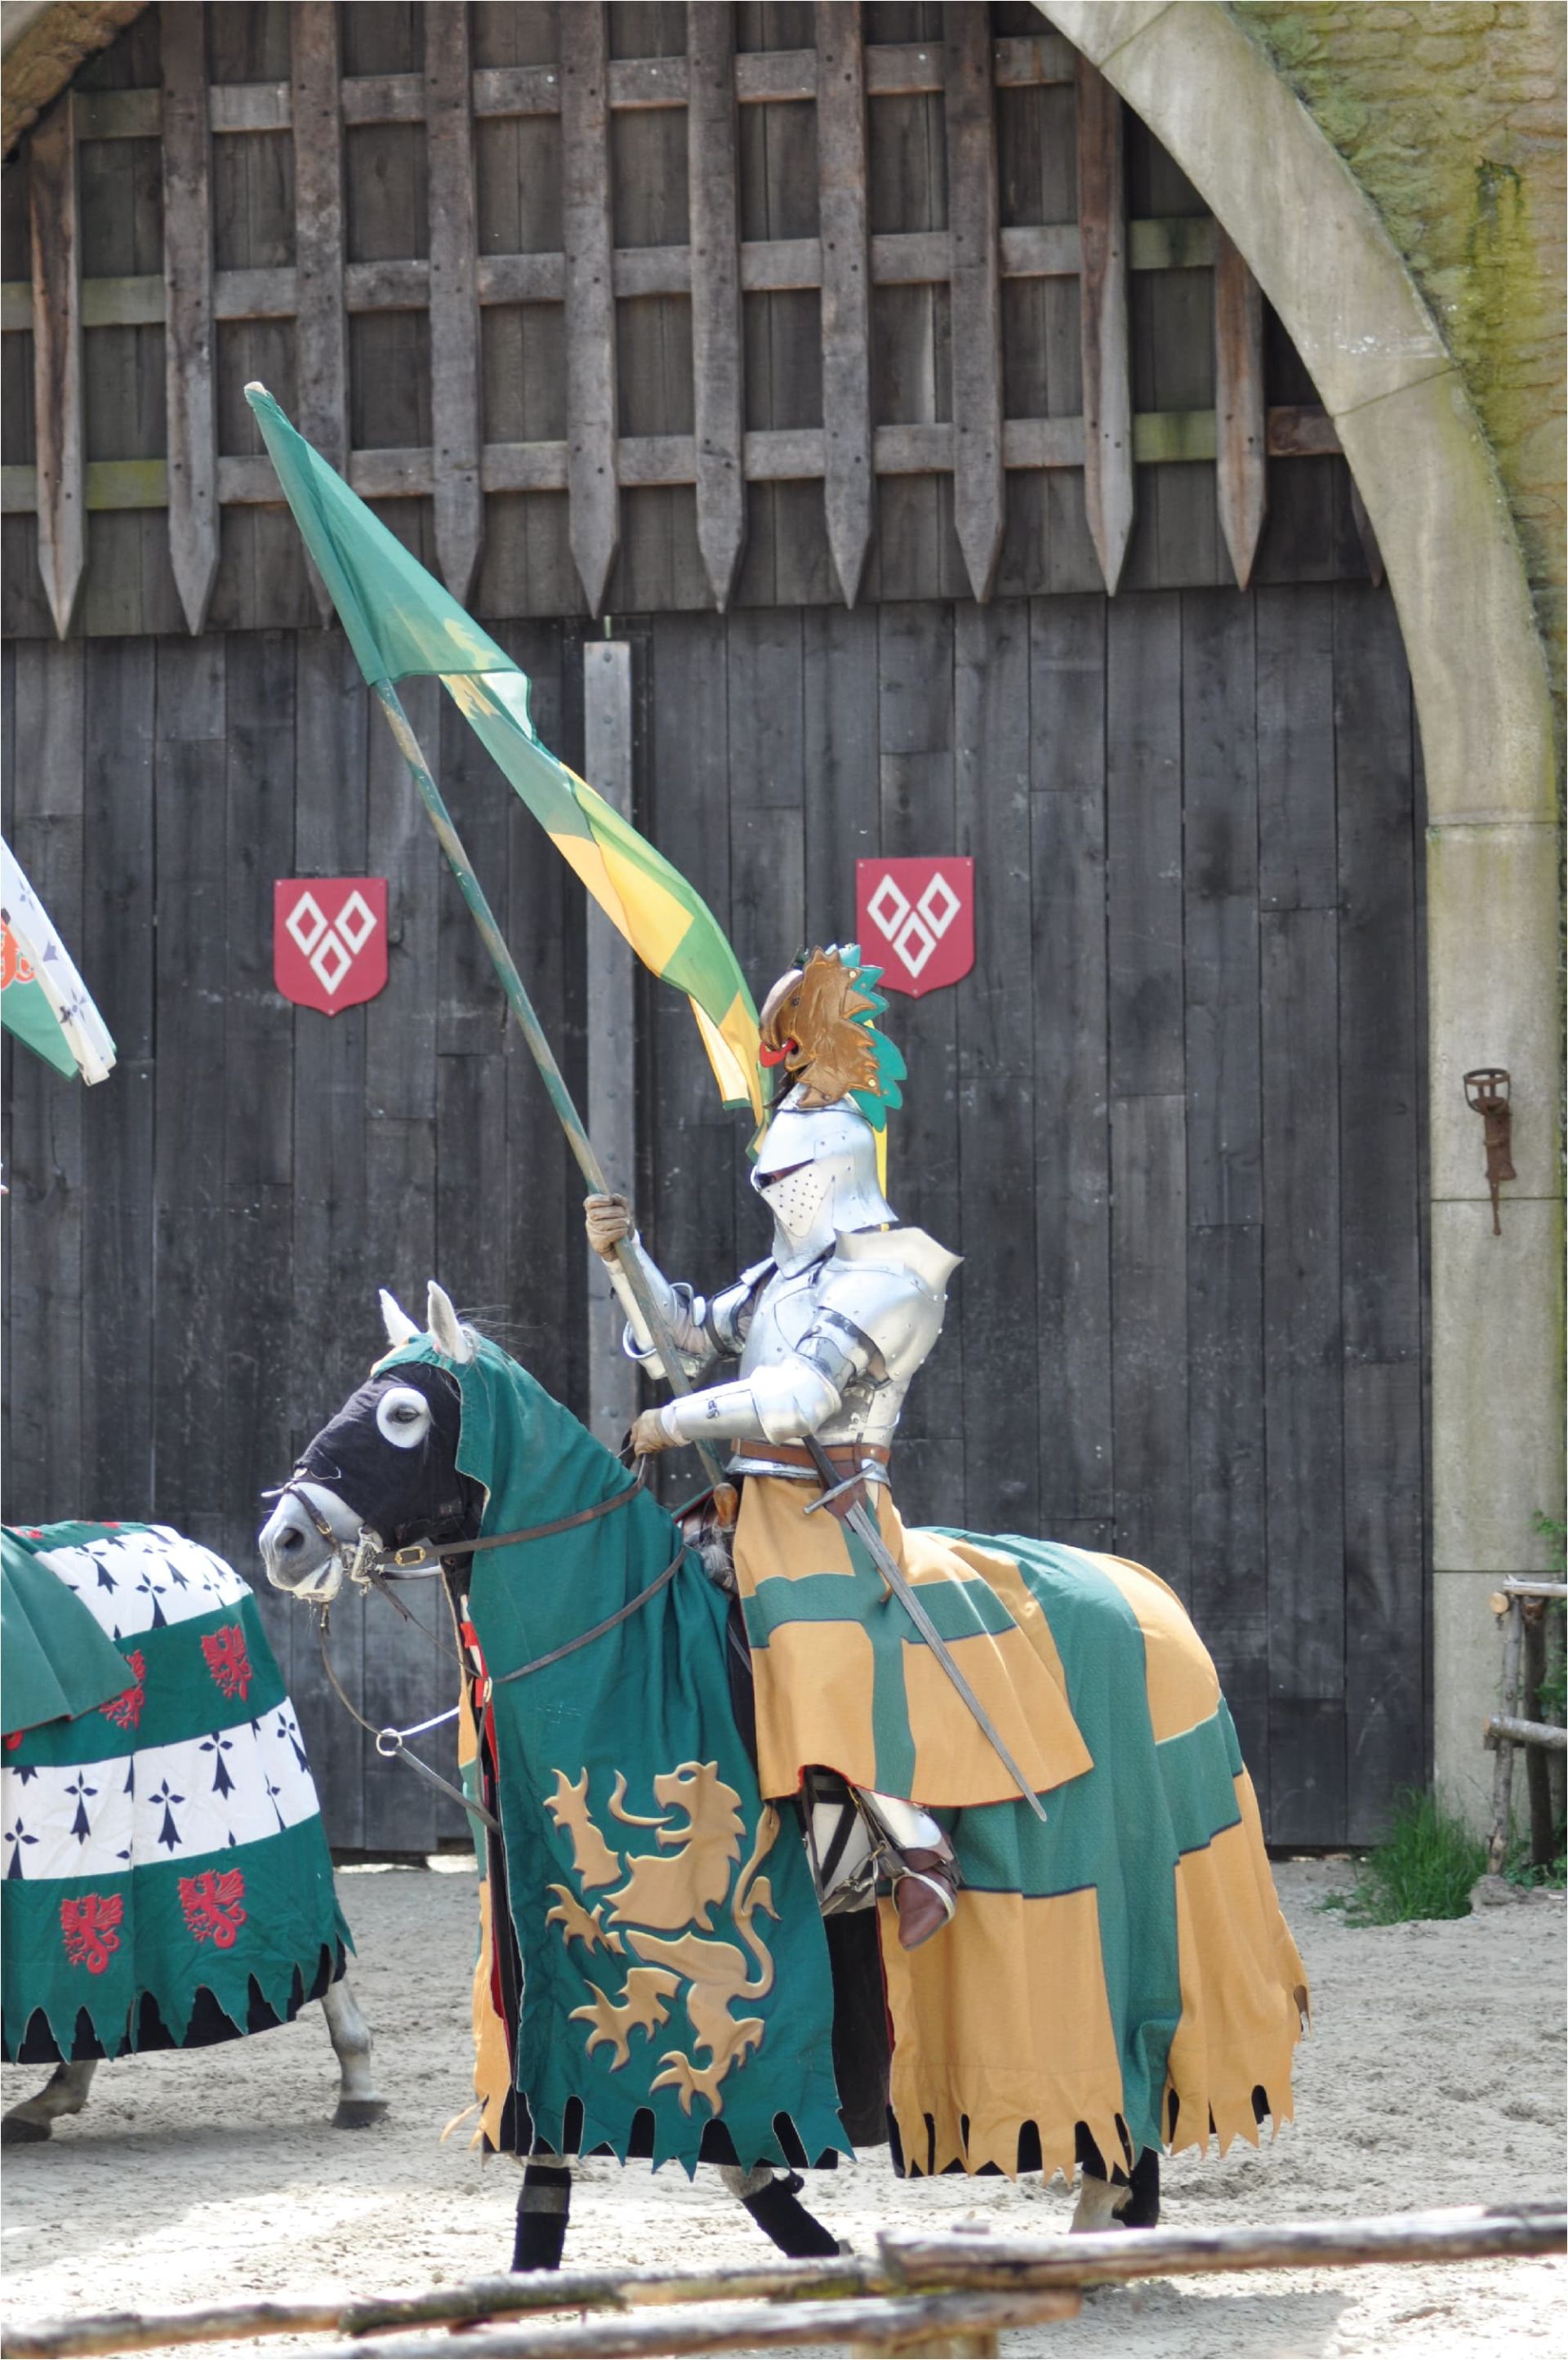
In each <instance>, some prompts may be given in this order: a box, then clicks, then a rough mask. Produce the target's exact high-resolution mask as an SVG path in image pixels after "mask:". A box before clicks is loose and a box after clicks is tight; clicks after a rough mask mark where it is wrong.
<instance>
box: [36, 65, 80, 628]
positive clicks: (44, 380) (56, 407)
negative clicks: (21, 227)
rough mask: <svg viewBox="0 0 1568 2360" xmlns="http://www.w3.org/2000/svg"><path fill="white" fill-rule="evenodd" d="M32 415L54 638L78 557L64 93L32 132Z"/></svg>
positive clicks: (70, 175) (74, 253) (70, 173)
mask: <svg viewBox="0 0 1568 2360" xmlns="http://www.w3.org/2000/svg"><path fill="white" fill-rule="evenodd" d="M28 189H29V201H30V205H31V213H32V247H33V286H32V299H33V300H32V314H31V317H32V330H33V415H34V417H35V419H36V421H37V439H38V486H37V493H36V498H37V504H38V571H39V572H40V574H42V575H43V584H44V595H45V596H46V597H47V598H48V600H49V613H50V614H51V616H52V617H54V628H55V629H56V631H57V632H58V633H59V635H60V638H61V639H64V637H65V635H66V633H67V632H68V631H69V630H70V628H71V617H72V615H73V614H74V612H75V608H76V596H77V593H78V591H79V590H80V589H81V587H82V573H83V571H84V569H85V567H86V563H87V499H86V482H85V477H84V473H83V462H82V451H83V443H82V242H81V232H80V225H79V224H78V220H77V201H76V129H75V122H74V106H73V103H72V101H71V98H70V96H69V95H67V96H66V97H64V98H62V99H60V100H59V101H58V102H57V104H56V105H55V106H54V108H53V110H52V112H51V113H50V114H49V115H48V117H47V118H46V119H45V121H44V122H42V123H40V124H39V126H38V129H37V131H35V132H34V134H33V142H32V156H31V161H30V165H29V169H28Z"/></svg>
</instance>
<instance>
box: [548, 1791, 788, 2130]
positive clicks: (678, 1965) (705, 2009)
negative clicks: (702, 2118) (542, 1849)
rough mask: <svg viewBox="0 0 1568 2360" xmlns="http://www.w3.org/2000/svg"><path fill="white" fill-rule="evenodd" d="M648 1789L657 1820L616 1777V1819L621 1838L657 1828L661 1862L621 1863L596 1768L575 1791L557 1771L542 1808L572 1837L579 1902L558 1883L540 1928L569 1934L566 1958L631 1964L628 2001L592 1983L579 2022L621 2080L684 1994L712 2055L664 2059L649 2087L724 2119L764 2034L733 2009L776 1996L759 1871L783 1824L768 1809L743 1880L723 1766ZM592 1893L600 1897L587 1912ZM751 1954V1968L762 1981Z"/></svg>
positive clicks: (739, 1821) (734, 1806) (672, 2053)
mask: <svg viewBox="0 0 1568 2360" xmlns="http://www.w3.org/2000/svg"><path fill="white" fill-rule="evenodd" d="M652 1787H653V1796H654V1799H655V1801H656V1802H657V1803H658V1804H659V1805H660V1806H661V1808H660V1809H659V1810H657V1811H655V1812H654V1813H652V1815H651V1816H648V1817H644V1816H642V1815H641V1814H640V1813H638V1812H635V1811H630V1810H628V1809H627V1808H626V1778H625V1775H624V1774H623V1773H622V1772H620V1771H617V1773H616V1776H615V1785H614V1787H613V1789H612V1791H611V1793H610V1797H609V1804H608V1806H607V1808H608V1812H609V1817H610V1819H618V1820H620V1824H621V1825H622V1826H623V1827H631V1828H652V1829H653V1830H655V1834H654V1841H655V1843H656V1844H657V1846H658V1850H657V1851H656V1852H634V1853H627V1854H625V1855H622V1854H621V1853H620V1852H617V1851H616V1850H615V1848H614V1846H613V1845H612V1844H611V1843H609V1841H607V1840H606V1837H605V1833H604V1830H602V1829H601V1828H600V1826H599V1824H598V1820H597V1819H595V1817H594V1815H593V1812H592V1810H591V1808H589V1803H588V1773H587V1770H584V1771H583V1772H582V1774H581V1775H580V1776H578V1777H577V1778H576V1780H573V1779H570V1778H568V1777H567V1775H566V1774H565V1771H564V1770H557V1771H556V1773H555V1792H554V1795H553V1796H552V1797H550V1798H549V1800H548V1801H547V1802H546V1804H545V1806H544V1808H545V1809H546V1810H547V1811H548V1812H549V1814H550V1816H551V1818H552V1819H554V1822H555V1824H556V1826H557V1827H558V1828H560V1829H562V1830H564V1832H565V1834H566V1835H567V1837H568V1838H569V1839H570V1841H571V1845H572V1869H573V1874H574V1875H575V1876H576V1882H577V1885H578V1888H579V1890H578V1891H576V1892H574V1891H573V1890H572V1888H571V1886H570V1885H552V1886H551V1887H550V1891H551V1892H552V1893H553V1894H554V1896H555V1907H554V1908H553V1909H551V1910H549V1911H548V1912H547V1913H546V1917H545V1924H546V1925H549V1926H559V1927H560V1928H561V1939H562V1940H563V1942H564V1943H565V1945H566V1947H567V1949H568V1950H570V1948H571V1945H572V1944H573V1943H574V1942H581V1944H582V1945H583V1948H584V1949H585V1950H588V1951H593V1950H604V1951H606V1952H607V1953H613V1954H616V1955H618V1956H620V1957H621V1958H624V1959H627V1960H628V1965H627V1971H626V1979H625V1982H624V1983H623V1984H622V1986H621V1991H620V1998H619V1999H614V1998H611V1997H610V1995H609V1994H608V1993H606V1992H602V1991H599V1990H597V1989H596V1988H595V1986H594V1985H593V1984H592V1983H588V1982H587V1977H585V1978H584V1981H585V1983H586V1984H587V1990H588V1991H589V1993H590V1994H591V1997H590V1999H589V2001H588V2004H587V2006H585V2007H578V2008H574V2009H573V2011H572V2020H573V2022H574V2023H576V2022H579V2021H581V2022H583V2023H586V2024H587V2025H588V2026H589V2027H590V2029H589V2032H588V2035H587V2049H588V2054H589V2055H590V2056H591V2055H592V2054H593V2051H594V2050H595V2049H597V2048H598V2046H599V2044H600V2042H601V2041H602V2042H606V2043H608V2044H609V2047H610V2048H611V2049H613V2050H614V2052H615V2054H614V2057H613V2059H612V2060H611V2064H610V2070H611V2071H612V2072H617V2073H618V2072H619V2071H620V2069H621V2067H622V2066H623V2065H624V2064H625V2063H626V2062H627V2060H628V2058H629V2056H630V2041H631V2038H632V2035H633V2034H634V2033H639V2032H640V2033H641V2034H642V2035H643V2036H644V2037H645V2038H652V2035H653V2033H654V2032H655V2031H656V2030H658V2029H659V2028H660V2027H662V2026H663V2025H665V2024H667V2023H668V2022H669V2020H670V2007H671V2003H672V2002H673V2001H674V1999H675V1998H676V1997H677V1995H679V1996H680V1998H681V2000H682V2003H683V2005H684V2006H685V2012H686V2018H687V2021H688V2023H689V2024H690V2026H691V2030H692V2045H693V2047H694V2048H695V2049H698V2050H702V2049H706V2050H707V2062H706V2063H705V2064H701V2065H697V2064H694V2063H693V2061H692V2060H691V2059H690V2058H689V2057H688V2056H686V2055H685V2051H684V2050H682V2049H668V2050H666V2052H665V2053H664V2055H663V2057H661V2058H660V2060H659V2064H660V2068H661V2070H660V2071H659V2072H658V2073H657V2074H656V2075H655V2077H654V2079H653V2081H652V2088H654V2089H655V2090H667V2089H674V2090H677V2091H679V2092H680V2100H681V2105H682V2108H683V2109H684V2111H685V2113H686V2114H690V2112H691V2108H692V2098H693V2096H694V2095H695V2094H700V2095H701V2096H703V2097H705V2098H706V2099H707V2103H708V2104H709V2105H710V2106H711V2107H712V2109H713V2112H714V2113H715V2114H722V2113H723V2111H724V2100H723V2096H722V2094H721V2092H720V2090H719V2084H720V2082H721V2081H723V2080H724V2077H725V2075H726V2074H727V2073H728V2072H729V2070H730V2068H731V2067H732V2066H734V2065H740V2064H742V2063H743V2062H744V2061H745V2060H746V2058H747V2057H749V2056H750V2055H751V2051H752V2050H753V2049H757V2048H759V2047H760V2046H761V2044H762V2033H763V2030H764V2026H763V2023H762V2017H761V2016H732V2015H731V2014H730V2009H731V2007H732V2006H733V2005H736V2004H737V2003H741V2004H743V2003H744V2002H746V2001H748V2000H760V1999H762V1998H763V1997H765V1995H766V1994H767V1993H769V1992H770V1991H772V1989H773V1957H772V1954H771V1952H770V1951H769V1950H768V1949H767V1947H766V1945H765V1944H764V1942H763V1941H762V1937H761V1935H760V1934H759V1933H758V1931H757V1927H756V1920H757V1918H758V1917H759V1915H765V1916H767V1917H773V1918H775V1919H776V1917H778V1911H777V1910H776V1909H775V1908H774V1907H773V1892H772V1888H771V1886H770V1885H769V1882H768V1879H767V1878H766V1877H765V1876H761V1875H759V1874H758V1870H759V1868H760V1866H761V1864H762V1861H763V1860H764V1859H765V1858H766V1857H767V1854H768V1853H769V1852H771V1851H772V1849H773V1842H774V1840H775V1839H776V1837H777V1835H778V1831H779V1817H778V1813H777V1812H776V1811H775V1810H774V1809H773V1805H772V1804H771V1803H770V1804H767V1805H765V1806H764V1807H763V1810H762V1818H761V1819H760V1820H759V1821H758V1823H757V1839H756V1841H755V1843H754V1844H753V1845H752V1847H751V1857H750V1859H749V1860H748V1861H747V1862H746V1863H745V1865H744V1867H743V1868H741V1869H740V1873H739V1874H738V1875H737V1874H734V1872H735V1867H736V1863H737V1862H738V1861H739V1860H740V1845H741V1840H742V1838H743V1837H744V1835H745V1832H746V1823H745V1820H744V1819H743V1818H742V1816H741V1812H740V1796H739V1795H738V1794H737V1793H736V1791H735V1789H734V1787H733V1786H726V1785H725V1783H724V1781H723V1779H722V1778H721V1777H720V1776H719V1775H718V1764H717V1763H716V1762H683V1763H682V1764H681V1765H680V1766H679V1767H678V1768H677V1769H674V1770H670V1771H666V1772H665V1773H664V1774H663V1775H662V1776H660V1777H656V1778H655V1779H654V1780H653V1782H652ZM611 1832H612V1833H613V1830H611ZM732 1877H733V1890H731V1879H732ZM590 1895H597V1896H598V1898H596V1899H593V1900H592V1901H591V1902H590V1901H589V1900H588V1898H587V1896H590ZM715 1912H718V1914H719V1915H720V1917H728V1918H729V1922H730V1923H731V1925H732V1926H733V1927H734V1928H735V1931H736V1932H737V1934H738V1935H739V1936H740V1941H741V1942H743V1943H744V1944H745V1950H744V1951H743V1950H740V1948H738V1946H737V1945H736V1944H735V1943H734V1942H726V1941H722V1940H719V1939H716V1938H714V1937H713V1935H712V1934H711V1931H710V1929H711V1928H712V1926H713V1921H714V1915H715ZM746 1951H750V1953H751V1961H754V1962H755V1965H756V1969H757V1972H756V1974H755V1975H754V1976H753V1975H752V1974H751V1963H750V1962H749V1961H748V1959H747V1957H746ZM633 1960H635V1961H637V1963H636V1964H635V1965H633V1964H631V1963H630V1961H633Z"/></svg>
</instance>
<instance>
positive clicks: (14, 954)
mask: <svg viewBox="0 0 1568 2360" xmlns="http://www.w3.org/2000/svg"><path fill="white" fill-rule="evenodd" d="M33 980H34V977H33V963H32V961H31V959H29V958H28V956H27V953H26V952H25V951H24V950H23V948H22V946H21V945H20V943H19V942H18V941H17V940H16V935H15V934H13V933H12V932H11V929H10V927H9V926H0V991H3V990H4V989H5V986H6V985H7V984H8V983H31V982H32V981H33Z"/></svg>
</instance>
